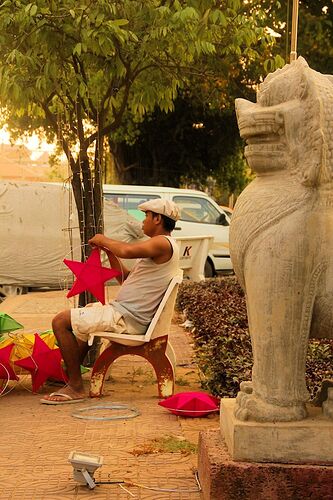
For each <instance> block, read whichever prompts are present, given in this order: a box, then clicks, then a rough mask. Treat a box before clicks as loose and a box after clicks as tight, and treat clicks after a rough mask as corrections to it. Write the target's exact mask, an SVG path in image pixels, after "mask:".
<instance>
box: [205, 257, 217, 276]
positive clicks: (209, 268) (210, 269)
mask: <svg viewBox="0 0 333 500" xmlns="http://www.w3.org/2000/svg"><path fill="white" fill-rule="evenodd" d="M214 276H215V270H214V266H213V264H212V263H211V262H210V260H208V259H207V260H206V262H205V278H214Z"/></svg>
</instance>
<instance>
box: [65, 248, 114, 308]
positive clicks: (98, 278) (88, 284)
mask: <svg viewBox="0 0 333 500" xmlns="http://www.w3.org/2000/svg"><path fill="white" fill-rule="evenodd" d="M64 263H65V264H66V266H67V267H69V269H70V270H71V271H72V272H73V273H74V274H75V276H76V280H75V282H74V285H73V286H72V288H71V289H70V290H69V292H68V294H67V297H68V298H69V297H73V295H77V294H78V293H81V292H85V291H86V290H88V291H89V292H90V293H92V294H93V295H94V297H96V299H97V300H99V301H100V302H101V303H102V304H105V294H104V283H105V282H106V281H108V280H110V279H111V278H114V277H116V276H119V275H120V274H121V273H120V271H116V270H115V269H110V268H108V267H102V263H101V256H100V250H99V248H94V249H93V250H92V252H91V254H90V256H89V257H88V259H87V260H86V262H78V261H75V260H67V259H64Z"/></svg>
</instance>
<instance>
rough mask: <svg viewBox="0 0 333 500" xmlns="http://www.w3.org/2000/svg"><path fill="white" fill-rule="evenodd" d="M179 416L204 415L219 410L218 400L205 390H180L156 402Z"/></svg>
mask: <svg viewBox="0 0 333 500" xmlns="http://www.w3.org/2000/svg"><path fill="white" fill-rule="evenodd" d="M158 404H159V405H160V406H164V408H166V409H167V410H169V411H171V413H173V414H174V415H179V416H181V417H204V416H205V415H209V413H214V412H216V411H219V400H218V398H215V397H214V396H210V395H209V394H206V393H205V392H180V393H179V394H175V395H174V396H170V397H169V398H167V399H165V400H164V401H160V402H159V403H158Z"/></svg>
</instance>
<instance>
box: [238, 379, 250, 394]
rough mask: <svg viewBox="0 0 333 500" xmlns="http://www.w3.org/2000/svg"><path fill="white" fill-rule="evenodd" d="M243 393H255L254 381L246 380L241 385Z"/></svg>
mask: <svg viewBox="0 0 333 500" xmlns="http://www.w3.org/2000/svg"><path fill="white" fill-rule="evenodd" d="M240 390H241V392H245V393H246V394H252V392H253V383H252V380H245V381H244V382H241V383H240Z"/></svg>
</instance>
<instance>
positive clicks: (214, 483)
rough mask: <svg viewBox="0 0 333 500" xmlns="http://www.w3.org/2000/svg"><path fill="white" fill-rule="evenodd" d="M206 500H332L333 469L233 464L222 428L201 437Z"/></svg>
mask: <svg viewBox="0 0 333 500" xmlns="http://www.w3.org/2000/svg"><path fill="white" fill-rule="evenodd" d="M198 461H199V463H198V470H199V479H200V483H201V486H202V494H203V495H202V496H203V500H310V499H311V500H332V498H333V466H324V465H323V466H318V465H290V464H277V463H249V462H236V461H233V460H232V459H231V457H230V455H229V453H228V450H227V446H226V444H225V441H224V439H223V437H222V435H221V432H220V429H216V430H209V431H205V432H202V433H201V434H200V437H199V456H198Z"/></svg>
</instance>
